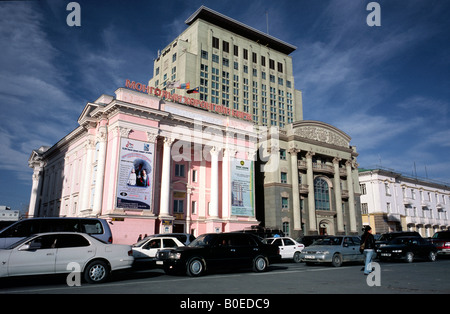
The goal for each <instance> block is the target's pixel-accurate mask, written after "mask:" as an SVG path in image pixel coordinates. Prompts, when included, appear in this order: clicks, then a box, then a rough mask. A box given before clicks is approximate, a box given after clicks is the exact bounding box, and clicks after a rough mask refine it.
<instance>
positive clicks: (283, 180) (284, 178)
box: [281, 172, 287, 183]
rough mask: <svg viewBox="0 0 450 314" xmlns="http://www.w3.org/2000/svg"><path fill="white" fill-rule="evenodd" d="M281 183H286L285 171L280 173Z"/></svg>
mask: <svg viewBox="0 0 450 314" xmlns="http://www.w3.org/2000/svg"><path fill="white" fill-rule="evenodd" d="M281 183H287V173H286V172H282V173H281Z"/></svg>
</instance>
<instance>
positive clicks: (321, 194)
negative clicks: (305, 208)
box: [314, 178, 330, 210]
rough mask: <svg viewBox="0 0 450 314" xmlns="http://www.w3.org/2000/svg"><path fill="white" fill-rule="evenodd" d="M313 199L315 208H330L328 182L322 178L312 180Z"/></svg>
mask: <svg viewBox="0 0 450 314" xmlns="http://www.w3.org/2000/svg"><path fill="white" fill-rule="evenodd" d="M314 201H315V206H316V210H330V192H329V189H328V183H327V181H325V180H324V179H322V178H316V179H315V180H314Z"/></svg>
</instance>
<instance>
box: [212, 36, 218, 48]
mask: <svg viewBox="0 0 450 314" xmlns="http://www.w3.org/2000/svg"><path fill="white" fill-rule="evenodd" d="M212 46H213V48H217V49H219V38H216V37H213V38H212Z"/></svg>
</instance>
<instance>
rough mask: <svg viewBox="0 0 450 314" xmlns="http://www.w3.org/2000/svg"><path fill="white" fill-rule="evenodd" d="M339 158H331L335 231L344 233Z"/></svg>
mask: <svg viewBox="0 0 450 314" xmlns="http://www.w3.org/2000/svg"><path fill="white" fill-rule="evenodd" d="M340 160H341V159H340V158H337V157H336V158H334V159H333V166H334V198H335V199H336V214H337V217H336V218H337V233H338V234H339V233H342V234H344V232H345V230H344V216H343V213H342V194H341V176H340V174H339V161H340Z"/></svg>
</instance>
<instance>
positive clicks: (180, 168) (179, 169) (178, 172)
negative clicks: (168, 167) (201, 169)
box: [175, 164, 184, 177]
mask: <svg viewBox="0 0 450 314" xmlns="http://www.w3.org/2000/svg"><path fill="white" fill-rule="evenodd" d="M175 176H176V177H184V165H181V164H175Z"/></svg>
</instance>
